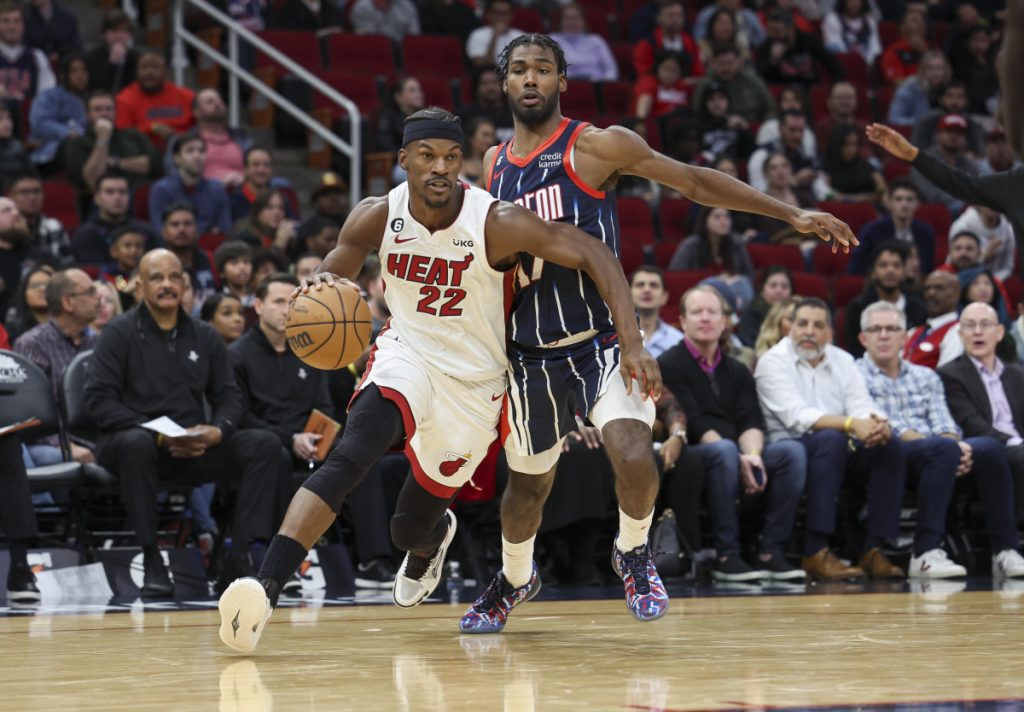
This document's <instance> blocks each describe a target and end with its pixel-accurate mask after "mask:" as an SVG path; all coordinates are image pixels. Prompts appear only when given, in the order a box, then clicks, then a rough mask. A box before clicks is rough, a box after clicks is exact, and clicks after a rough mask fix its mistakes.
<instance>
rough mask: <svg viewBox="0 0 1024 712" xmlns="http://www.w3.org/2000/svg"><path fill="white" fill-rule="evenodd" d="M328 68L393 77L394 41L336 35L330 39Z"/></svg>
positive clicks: (372, 36) (370, 36)
mask: <svg viewBox="0 0 1024 712" xmlns="http://www.w3.org/2000/svg"><path fill="white" fill-rule="evenodd" d="M327 66H328V67H329V68H330V69H333V70H335V71H345V72H350V73H359V74H372V75H374V76H379V75H384V76H386V77H390V76H393V75H394V74H395V73H396V72H397V68H396V67H395V53H394V50H393V49H392V44H391V40H389V39H388V38H387V37H386V36H384V35H355V34H347V33H345V34H333V35H330V36H328V38H327Z"/></svg>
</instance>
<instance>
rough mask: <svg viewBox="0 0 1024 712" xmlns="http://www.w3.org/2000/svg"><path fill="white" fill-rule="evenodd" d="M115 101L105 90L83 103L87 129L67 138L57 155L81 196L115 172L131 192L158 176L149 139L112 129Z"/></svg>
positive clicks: (155, 154) (158, 167) (156, 156)
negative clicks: (102, 178) (100, 180)
mask: <svg viewBox="0 0 1024 712" xmlns="http://www.w3.org/2000/svg"><path fill="white" fill-rule="evenodd" d="M115 106H116V105H115V103H114V97H113V95H111V94H110V92H108V91H106V90H100V91H96V92H93V93H92V94H90V95H89V100H88V101H87V102H86V103H85V111H86V116H87V117H88V119H89V126H88V128H87V129H86V131H85V133H84V134H83V135H81V136H69V137H68V138H67V139H65V140H64V141H63V142H62V143H61V145H60V148H59V149H58V151H57V156H58V158H57V164H58V165H60V166H63V168H64V169H65V170H66V171H67V174H68V178H69V179H70V180H71V182H72V183H74V184H75V186H76V187H77V188H78V190H79V192H81V193H83V194H86V195H88V194H90V193H92V192H93V190H95V186H96V181H97V180H98V179H99V177H100V176H102V175H103V174H105V173H108V172H116V173H119V174H122V175H124V176H125V178H127V179H128V183H129V187H131V188H132V189H134V188H135V186H137V185H139V184H140V183H142V182H143V181H146V180H149V179H151V178H155V177H157V176H159V175H160V173H161V171H162V166H161V164H160V154H159V153H158V152H157V150H156V147H155V146H153V144H152V143H150V141H149V139H147V138H146V137H145V136H143V135H142V134H141V133H139V132H138V131H136V130H135V129H120V128H116V127H115V126H114V117H115V115H116V108H115Z"/></svg>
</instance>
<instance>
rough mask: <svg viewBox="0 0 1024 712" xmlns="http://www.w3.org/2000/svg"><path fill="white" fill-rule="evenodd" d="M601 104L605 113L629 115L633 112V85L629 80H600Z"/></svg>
mask: <svg viewBox="0 0 1024 712" xmlns="http://www.w3.org/2000/svg"><path fill="white" fill-rule="evenodd" d="M601 105H602V106H603V107H604V113H606V114H612V115H621V116H628V115H630V114H631V113H632V112H633V85H632V84H631V83H630V82H602V83H601Z"/></svg>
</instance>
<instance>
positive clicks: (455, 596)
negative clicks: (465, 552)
mask: <svg viewBox="0 0 1024 712" xmlns="http://www.w3.org/2000/svg"><path fill="white" fill-rule="evenodd" d="M447 585H448V602H449V603H458V602H459V597H460V596H461V595H462V588H463V583H462V572H461V571H459V562H458V561H449V562H448V584H447Z"/></svg>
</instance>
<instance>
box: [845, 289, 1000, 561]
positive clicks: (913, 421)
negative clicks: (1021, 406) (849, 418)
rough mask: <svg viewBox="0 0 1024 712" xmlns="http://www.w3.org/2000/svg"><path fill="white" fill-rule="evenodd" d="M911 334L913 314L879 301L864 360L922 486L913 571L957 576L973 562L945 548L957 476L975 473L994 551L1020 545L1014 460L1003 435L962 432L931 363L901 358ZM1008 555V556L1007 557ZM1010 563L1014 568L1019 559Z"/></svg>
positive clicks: (865, 330)
mask: <svg viewBox="0 0 1024 712" xmlns="http://www.w3.org/2000/svg"><path fill="white" fill-rule="evenodd" d="M906 340H907V322H906V316H905V315H904V314H903V312H902V311H900V310H899V309H898V308H897V307H896V306H895V305H893V304H889V303H887V302H876V303H875V304H872V305H871V306H869V307H868V308H867V309H865V310H864V313H863V314H862V315H861V332H860V341H861V343H862V344H863V345H864V348H865V350H866V351H865V355H864V357H863V358H860V359H858V360H857V366H859V367H860V370H861V373H863V374H864V380H865V382H866V383H867V386H868V391H869V392H870V393H871V398H872V399H873V400H874V401H875V403H877V404H878V406H879V407H880V408H882V409H883V410H884V411H885V414H886V416H887V417H888V418H889V423H890V424H891V425H892V432H893V437H894V439H896V440H897V441H898V442H899V444H900V450H899V455H900V456H901V457H902V458H903V459H904V461H905V463H906V472H907V480H908V482H909V484H911V485H912V486H916V488H917V531H916V532H915V533H914V555H913V557H912V558H911V559H910V571H909V575H910V578H912V579H936V578H956V577H960V576H966V575H967V570H966V569H965V568H964V567H963V566H960V565H959V564H956V563H954V562H952V561H950V560H949V558H948V557H947V556H946V552H945V551H944V550H943V549H942V540H943V538H944V537H945V531H946V512H947V510H948V509H949V503H950V501H951V499H952V497H953V488H954V486H955V484H956V478H957V477H963V476H965V475H967V474H968V473H971V472H973V473H975V474H974V476H975V478H976V481H977V485H978V491H979V493H980V497H981V502H982V507H983V508H984V510H985V519H986V521H987V523H988V530H989V539H990V540H991V542H992V546H993V551H1008V552H1012V553H1008V554H1006V557H1008V558H1010V559H1014V557H1016V559H1020V556H1019V555H1018V554H1017V552H1016V551H1014V547H1015V546H1016V545H1017V529H1016V526H1015V525H1014V522H1013V513H1012V511H1011V507H1010V504H1009V498H1008V495H1009V492H1010V488H1011V484H1010V467H1009V464H1008V463H1007V460H1006V453H1005V451H1004V449H1003V447H1002V446H1001V445H1000V443H999V441H998V440H995V439H994V438H991V437H973V438H970V439H969V440H962V439H961V436H960V428H959V427H957V425H956V423H955V422H954V420H953V416H952V415H950V413H949V408H947V407H946V396H945V394H944V392H943V390H942V381H940V380H939V377H938V376H937V375H936V374H935V372H934V371H932V370H931V369H929V368H925V367H924V366H917V365H915V364H912V363H910V362H908V361H904V360H903V359H902V358H900V352H901V351H902V349H903V346H904V344H905V342H906ZM1004 558H1005V557H1004ZM1010 568H1013V567H1012V566H1011V567H1010Z"/></svg>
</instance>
